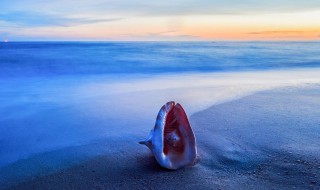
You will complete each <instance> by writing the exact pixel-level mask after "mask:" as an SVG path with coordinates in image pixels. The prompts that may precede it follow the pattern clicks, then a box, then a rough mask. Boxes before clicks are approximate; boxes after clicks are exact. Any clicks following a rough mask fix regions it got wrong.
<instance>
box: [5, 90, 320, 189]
mask: <svg viewBox="0 0 320 190" xmlns="http://www.w3.org/2000/svg"><path fill="white" fill-rule="evenodd" d="M319 93H320V85H319V84H313V85H305V86H302V87H301V86H299V87H282V88H277V89H273V90H267V91H261V92H257V93H255V94H253V95H248V96H245V97H243V98H240V99H236V100H232V101H230V102H224V103H221V104H217V105H214V106H211V107H210V108H207V109H205V110H202V111H199V112H196V113H194V114H192V115H191V116H189V118H190V122H191V125H192V126H193V128H194V130H195V133H196V137H197V142H198V150H199V152H198V154H199V159H198V161H197V164H196V165H195V166H192V167H187V168H183V169H181V170H178V171H167V170H164V169H162V168H160V167H159V166H158V165H157V163H156V162H155V160H154V159H153V157H152V155H151V154H150V152H149V150H148V149H146V148H145V147H143V146H141V145H139V144H138V143H137V142H138V140H141V139H140V138H142V139H143V138H144V137H145V135H146V134H147V132H148V131H144V130H143V131H139V132H137V133H136V134H134V135H133V136H131V137H130V136H124V137H122V138H121V137H117V136H115V137H108V138H105V139H103V140H101V141H100V142H97V143H96V144H91V145H86V146H79V147H71V148H67V149H66V150H62V151H61V153H59V151H54V152H56V154H57V157H54V156H52V153H54V152H48V153H44V154H46V155H47V157H42V156H43V154H40V155H38V157H37V158H36V159H34V160H33V161H32V158H31V160H30V159H29V161H30V162H29V163H28V160H25V161H26V163H24V164H25V165H24V166H25V167H24V168H21V167H20V166H19V164H18V165H17V166H16V168H15V169H17V170H19V169H20V171H19V172H21V173H23V172H24V171H28V170H29V169H30V170H32V169H33V167H34V166H35V165H38V164H39V163H41V164H42V165H40V170H39V172H38V174H35V173H34V174H32V175H31V174H30V175H29V176H28V177H27V178H28V179H24V180H22V181H20V182H21V183H18V184H11V185H10V187H11V188H13V189H28V188H32V189H48V188H56V189H62V188H68V189H71V188H73V189H75V188H77V189H88V188H90V189H93V188H97V189H104V188H110V189H114V188H123V189H127V188H130V187H132V186H133V187H136V188H142V189H143V188H154V189H158V188H159V189H161V188H167V187H171V188H178V189H179V188H181V187H183V188H187V189H192V188H201V187H202V188H211V189H219V188H220V189H234V188H235V187H237V188H245V189H256V188H257V187H259V189H270V188H281V189H292V188H311V189H313V188H314V189H316V188H319V187H320V181H318V180H317V179H318V178H317V176H320V160H319V159H318V158H319V156H320V148H318V147H317V146H316V142H317V141H316V140H317V139H318V137H319V138H320V134H319V133H316V131H318V130H320V129H319V127H320V126H317V124H318V122H319V119H318V118H317V117H316V116H317V114H318V112H319V111H318V110H317V109H316V108H317V107H319V106H320V103H319V102H320V97H319V96H317V94H319ZM259 126H262V127H259ZM281 126H282V127H281ZM283 126H286V127H287V129H289V130H287V131H286V130H284V128H283ZM305 126H308V127H309V128H306V127H305ZM257 127H258V128H257ZM141 130H142V129H141ZM125 137H127V138H125ZM133 142H136V143H133ZM306 145H307V147H306ZM68 149H71V150H74V151H70V150H68ZM57 152H58V153H57ZM65 152H69V153H68V154H67V156H62V155H63V154H64V153H65ZM95 154H96V155H95ZM93 155H94V156H93ZM59 156H60V159H61V160H55V161H57V163H59V162H60V164H61V163H63V162H65V163H69V164H70V165H69V166H68V167H66V168H60V169H59V167H57V165H54V164H52V163H51V166H50V161H49V160H46V159H47V158H52V159H53V160H54V159H56V158H59ZM79 156H80V157H83V158H84V159H83V160H78V161H76V162H78V163H76V164H75V163H73V164H72V160H73V161H74V160H77V159H78V157H79ZM317 156H318V157H317ZM64 159H65V160H64ZM68 159H69V162H68ZM70 161H71V162H70ZM18 162H19V161H18ZM20 162H21V160H20ZM46 162H47V163H46ZM16 164H17V162H16ZM22 165H23V163H22ZM67 165H68V164H67ZM38 167H39V166H38ZM50 167H51V169H57V170H54V171H53V172H52V173H51V174H49V175H48V174H45V172H46V171H47V170H48V169H50ZM13 169H14V168H13ZM23 170H24V171H23ZM5 174H6V175H7V176H9V175H10V174H11V175H12V176H11V177H12V178H11V179H12V180H13V181H14V177H15V176H14V175H18V174H17V173H15V171H14V170H10V168H8V169H7V170H6V171H3V170H2V174H1V175H5ZM20 177H21V176H20ZM7 182H8V181H7ZM0 184H1V186H2V187H5V186H4V184H2V183H0ZM7 187H8V186H7Z"/></svg>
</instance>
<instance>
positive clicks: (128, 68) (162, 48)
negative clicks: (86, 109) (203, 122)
mask: <svg viewBox="0 0 320 190" xmlns="http://www.w3.org/2000/svg"><path fill="white" fill-rule="evenodd" d="M310 67H320V43H319V42H100V43H98V42H9V43H1V44H0V77H10V76H13V77H15V76H20V77H23V76H55V75H73V74H90V75H94V74H119V73H121V74H130V73H133V74H161V73H176V72H217V71H218V72H219V71H223V72H226V71H246V70H270V69H288V68H310Z"/></svg>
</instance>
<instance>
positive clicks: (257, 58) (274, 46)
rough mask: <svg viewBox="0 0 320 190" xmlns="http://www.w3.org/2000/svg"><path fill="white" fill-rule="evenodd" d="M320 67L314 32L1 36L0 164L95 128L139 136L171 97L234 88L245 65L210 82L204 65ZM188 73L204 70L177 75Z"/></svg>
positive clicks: (82, 140) (88, 136)
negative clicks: (147, 37) (106, 38)
mask: <svg viewBox="0 0 320 190" xmlns="http://www.w3.org/2000/svg"><path fill="white" fill-rule="evenodd" d="M317 67H320V43H317V42H100V43H97V42H9V43H0V171H1V167H6V166H7V165H10V164H14V163H15V162H18V161H19V160H23V159H29V158H32V156H34V155H38V154H41V153H44V152H50V151H55V150H60V149H63V148H66V147H72V146H79V145H81V146H82V145H84V144H89V143H91V142H92V141H94V140H96V139H98V138H105V137H108V138H113V139H117V138H120V139H121V138H134V139H135V141H137V142H138V141H139V140H141V138H144V137H145V134H146V133H147V132H148V131H149V130H150V129H151V127H152V126H153V125H154V119H155V116H156V113H157V112H158V110H159V108H160V107H161V106H162V104H163V103H165V102H166V101H169V100H175V101H178V102H180V103H183V105H184V107H185V108H186V110H187V111H189V112H188V114H189V113H190V110H194V111H195V110H196V108H195V106H198V105H199V104H202V103H203V102H202V101H204V99H206V100H210V101H207V102H214V101H215V99H214V98H217V99H219V98H221V97H225V96H226V97H228V95H229V94H235V96H236V94H237V93H238V88H237V87H239V86H238V85H234V86H232V84H233V83H230V80H237V79H243V77H244V75H242V76H240V77H238V78H237V79H233V78H232V77H230V76H229V75H228V76H226V78H227V79H226V80H227V82H226V84H219V82H221V81H223V80H222V78H223V77H222V78H220V79H221V81H219V80H218V81H217V82H213V83H212V82H211V83H210V85H211V86H208V88H207V86H205V85H206V79H212V78H213V79H215V78H214V77H211V73H209V75H210V76H209V75H207V74H208V72H214V74H215V73H219V72H224V73H227V74H229V73H228V72H233V71H249V70H250V71H254V73H255V71H261V70H290V69H297V70H299V69H300V68H302V69H305V68H317ZM309 70H310V69H309ZM202 72H206V73H202ZM184 73H189V74H190V73H191V75H192V74H195V75H200V76H197V77H196V78H193V77H192V76H190V77H187V78H185V80H186V81H187V82H185V81H184V79H182V80H183V81H182V80H181V79H180V81H178V82H177V81H176V80H175V79H172V76H178V75H179V76H178V77H180V76H184ZM167 74H169V75H167ZM202 74H203V75H202ZM205 75H207V76H205ZM316 75H317V73H316ZM155 76H156V77H159V78H160V79H159V78H158V79H154V78H153V77H155ZM203 76H204V77H203ZM255 76H257V75H251V78H250V77H249V78H248V79H246V80H250V81H251V80H255ZM286 76H288V75H286ZM319 76H320V75H319ZM156 77H155V78H156ZM161 77H162V78H161ZM170 77H171V78H170ZM210 77H211V78H210ZM268 77H269V78H270V79H272V76H268ZM268 77H267V78H266V79H265V80H267V81H268V82H269V79H268ZM280 78H281V77H280ZM284 78H285V77H284ZM293 78H294V77H293ZM164 79H166V80H165V82H163V81H164ZM294 79H295V78H294ZM171 80H173V81H171ZM226 80H225V81H226ZM275 81H277V79H275V80H273V81H271V83H272V82H275ZM307 81H309V82H310V80H309V79H308V80H307ZM190 83H192V84H190ZM198 83H200V84H198ZM212 84H217V85H220V86H212ZM250 84H251V83H250ZM189 85H190V86H189ZM221 85H225V87H221ZM264 85H266V83H264ZM262 86H263V85H262ZM189 87H190V89H189ZM256 87H257V88H258V87H260V86H259V85H257V84H256ZM239 89H241V86H240V87H239ZM211 99H213V100H212V101H211ZM194 100H197V101H194ZM192 106H193V107H192ZM201 106H203V105H200V106H199V107H201ZM205 106H207V105H205ZM208 106H209V105H208ZM107 147H108V145H107V146H106V148H107ZM62 160H63V159H62ZM57 162H58V163H60V162H59V160H57ZM61 163H63V161H61ZM32 167H34V166H32ZM22 173H23V172H22ZM0 174H1V172H0ZM4 181H5V180H4ZM0 185H1V178H0Z"/></svg>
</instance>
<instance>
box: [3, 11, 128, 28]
mask: <svg viewBox="0 0 320 190" xmlns="http://www.w3.org/2000/svg"><path fill="white" fill-rule="evenodd" d="M121 19H122V18H109V19H104V18H71V17H64V16H60V15H53V14H43V13H35V12H9V13H0V20H1V21H2V22H6V23H10V24H14V25H18V26H28V27H42V26H64V27H68V26H75V25H82V24H91V23H99V22H112V21H117V20H121Z"/></svg>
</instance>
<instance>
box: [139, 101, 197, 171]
mask: <svg viewBox="0 0 320 190" xmlns="http://www.w3.org/2000/svg"><path fill="white" fill-rule="evenodd" d="M139 143H140V144H144V145H146V146H147V147H148V148H149V149H150V150H151V152H152V153H153V155H154V157H155V159H156V160H157V162H158V163H159V164H160V165H161V166H162V167H164V168H167V169H172V170H176V169H179V168H181V167H184V166H187V165H191V164H193V163H194V162H195V160H196V157H197V148H196V138H195V136H194V133H193V131H192V128H191V126H190V123H189V120H188V117H187V115H186V113H185V111H184V109H183V108H182V106H181V105H180V104H179V103H178V104H175V102H173V101H171V102H168V103H166V104H165V105H163V106H162V107H161V109H160V111H159V113H158V116H157V119H156V123H155V126H154V128H153V129H152V130H151V131H150V133H149V136H148V137H147V138H146V140H144V141H141V142H139Z"/></svg>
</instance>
